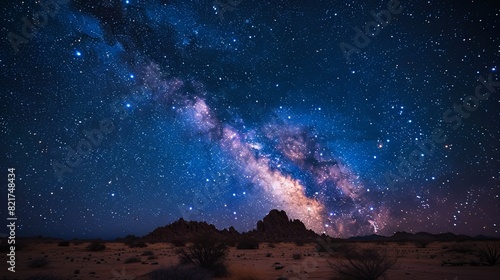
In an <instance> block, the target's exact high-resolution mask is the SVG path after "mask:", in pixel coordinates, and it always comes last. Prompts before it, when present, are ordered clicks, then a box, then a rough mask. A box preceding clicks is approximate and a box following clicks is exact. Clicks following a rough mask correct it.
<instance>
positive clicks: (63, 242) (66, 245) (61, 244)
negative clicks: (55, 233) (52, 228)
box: [57, 241, 69, 247]
mask: <svg viewBox="0 0 500 280" xmlns="http://www.w3.org/2000/svg"><path fill="white" fill-rule="evenodd" d="M57 246H62V247H68V246H69V241H61V242H59V243H57Z"/></svg>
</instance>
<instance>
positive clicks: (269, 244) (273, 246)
mask: <svg viewBox="0 0 500 280" xmlns="http://www.w3.org/2000/svg"><path fill="white" fill-rule="evenodd" d="M267 247H269V248H276V245H275V244H274V243H268V244H267Z"/></svg>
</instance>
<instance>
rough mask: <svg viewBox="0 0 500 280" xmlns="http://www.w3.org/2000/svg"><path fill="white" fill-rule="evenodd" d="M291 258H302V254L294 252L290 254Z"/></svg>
mask: <svg viewBox="0 0 500 280" xmlns="http://www.w3.org/2000/svg"><path fill="white" fill-rule="evenodd" d="M292 258H293V259H294V260H300V259H302V254H299V253H295V254H293V255H292Z"/></svg>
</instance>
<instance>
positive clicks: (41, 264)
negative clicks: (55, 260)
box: [28, 257, 49, 268]
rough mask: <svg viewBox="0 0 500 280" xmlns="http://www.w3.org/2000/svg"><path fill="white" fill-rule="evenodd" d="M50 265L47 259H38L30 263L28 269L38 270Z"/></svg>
mask: <svg viewBox="0 0 500 280" xmlns="http://www.w3.org/2000/svg"><path fill="white" fill-rule="evenodd" d="M48 264H49V259H47V258H45V257H41V258H36V259H33V260H31V261H29V262H28V267H31V268H38V267H44V266H46V265H48Z"/></svg>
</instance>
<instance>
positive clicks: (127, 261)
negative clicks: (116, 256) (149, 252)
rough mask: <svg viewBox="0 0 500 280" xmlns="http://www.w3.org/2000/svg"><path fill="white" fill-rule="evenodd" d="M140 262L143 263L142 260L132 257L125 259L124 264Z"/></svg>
mask: <svg viewBox="0 0 500 280" xmlns="http://www.w3.org/2000/svg"><path fill="white" fill-rule="evenodd" d="M138 262H141V259H139V258H137V257H130V258H127V259H125V261H124V262H123V263H138Z"/></svg>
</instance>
